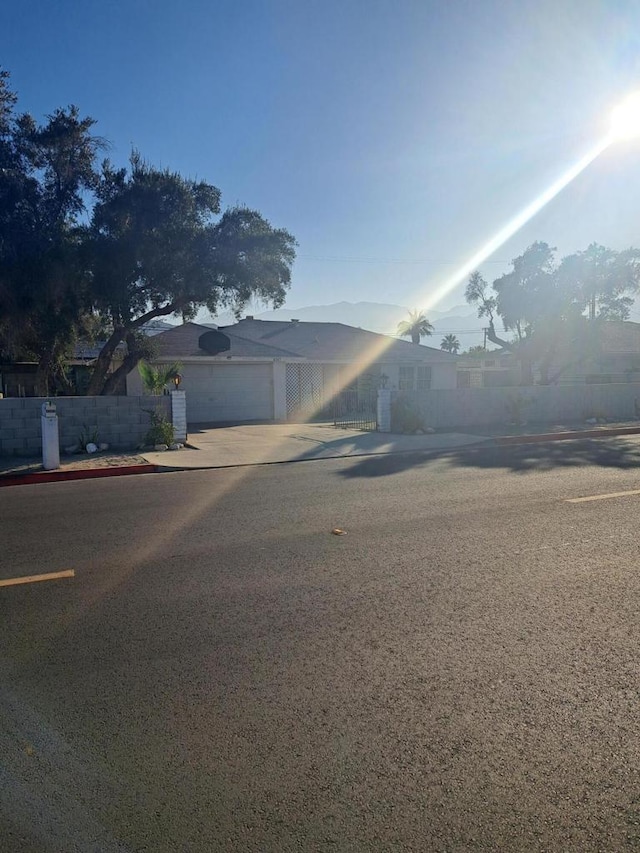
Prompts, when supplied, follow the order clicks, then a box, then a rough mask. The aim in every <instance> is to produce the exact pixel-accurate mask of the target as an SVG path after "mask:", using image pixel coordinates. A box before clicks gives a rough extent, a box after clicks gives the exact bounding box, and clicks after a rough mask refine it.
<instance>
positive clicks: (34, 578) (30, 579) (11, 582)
mask: <svg viewBox="0 0 640 853" xmlns="http://www.w3.org/2000/svg"><path fill="white" fill-rule="evenodd" d="M75 574H76V573H75V572H74V570H73V569H65V571H63V572H50V573H49V574H47V575H27V576H26V577H22V578H7V579H6V580H0V586H17V585H18V584H20V583H37V582H38V581H55V580H58V578H73V577H75Z"/></svg>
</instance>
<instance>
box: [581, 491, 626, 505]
mask: <svg viewBox="0 0 640 853" xmlns="http://www.w3.org/2000/svg"><path fill="white" fill-rule="evenodd" d="M629 495H640V489H634V490H633V491H631V492H610V493H609V494H608V495H589V497H588V498H566V499H565V503H567V504H581V503H584V502H585V501H605V500H607V499H608V498H626V497H628V496H629Z"/></svg>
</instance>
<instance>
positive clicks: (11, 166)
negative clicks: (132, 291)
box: [0, 72, 103, 394]
mask: <svg viewBox="0 0 640 853" xmlns="http://www.w3.org/2000/svg"><path fill="white" fill-rule="evenodd" d="M15 105H16V97H15V95H14V93H13V92H12V91H11V90H10V89H9V81H8V74H7V72H1V73H0V172H1V176H0V318H1V319H0V347H1V348H2V350H3V352H4V353H5V355H6V356H8V357H14V358H15V357H19V356H22V357H32V358H35V359H36V360H37V362H38V370H37V376H36V385H37V389H38V392H39V393H40V394H47V393H48V392H49V390H50V386H51V383H52V380H53V378H54V377H55V376H56V375H57V376H58V378H59V379H63V378H64V362H65V359H66V356H67V355H68V354H69V352H70V350H71V348H72V347H73V343H74V342H75V340H76V339H77V337H78V335H79V334H80V332H81V331H83V330H84V325H85V320H88V319H90V318H91V315H90V311H89V303H90V300H89V297H88V292H87V286H88V278H87V275H86V271H85V269H84V266H83V263H82V259H81V251H80V249H81V244H82V229H81V227H80V218H81V216H82V214H83V211H84V207H85V199H86V198H87V197H88V194H89V193H90V191H91V190H92V189H93V188H94V187H95V184H96V180H97V173H96V171H95V168H94V163H95V158H96V154H97V151H98V150H99V149H100V147H101V146H102V145H103V142H102V140H101V139H99V138H97V137H96V136H94V135H93V133H92V128H93V125H94V121H93V119H91V118H86V117H85V118H83V117H81V116H80V114H79V111H78V109H77V108H76V107H74V106H71V107H68V108H67V109H58V110H56V111H55V112H54V113H53V114H52V115H50V116H48V117H47V120H46V121H45V123H44V124H38V123H37V122H36V121H35V119H34V118H33V117H32V116H31V115H29V114H27V113H24V114H21V115H16V113H15Z"/></svg>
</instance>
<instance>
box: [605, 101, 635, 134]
mask: <svg viewBox="0 0 640 853" xmlns="http://www.w3.org/2000/svg"><path fill="white" fill-rule="evenodd" d="M611 136H612V137H613V139H632V138H633V137H635V136H640V92H634V94H633V95H629V97H628V98H625V100H624V101H622V103H621V104H618V106H617V107H616V108H615V109H614V110H613V112H612V113H611Z"/></svg>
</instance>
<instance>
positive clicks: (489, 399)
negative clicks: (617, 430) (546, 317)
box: [402, 383, 640, 429]
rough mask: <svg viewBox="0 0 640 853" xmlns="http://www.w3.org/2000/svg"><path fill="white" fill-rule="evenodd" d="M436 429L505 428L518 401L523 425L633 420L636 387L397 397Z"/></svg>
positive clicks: (639, 404) (639, 394)
mask: <svg viewBox="0 0 640 853" xmlns="http://www.w3.org/2000/svg"><path fill="white" fill-rule="evenodd" d="M402 396H403V397H404V398H405V399H407V400H408V401H410V402H411V403H412V404H413V405H414V406H415V407H416V408H417V409H418V410H419V411H420V412H421V413H422V415H423V417H424V420H425V423H426V425H427V426H431V427H434V428H436V429H438V428H458V429H459V428H465V427H474V426H477V427H480V426H482V427H486V426H490V427H497V426H506V425H507V424H508V423H509V422H510V421H511V420H512V419H513V418H512V416H511V415H510V413H509V412H510V407H511V406H512V405H513V404H514V402H515V401H517V400H522V404H521V405H520V411H521V413H522V419H523V420H525V421H527V422H528V423H532V424H533V423H538V424H549V425H553V424H562V423H578V422H582V421H584V420H586V418H589V417H604V418H613V419H615V420H621V421H623V420H624V421H626V420H637V419H638V413H639V412H640V384H638V383H621V384H613V383H611V384H603V385H534V386H532V387H528V388H457V389H454V390H431V391H423V392H413V393H411V392H402Z"/></svg>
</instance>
